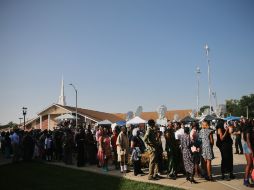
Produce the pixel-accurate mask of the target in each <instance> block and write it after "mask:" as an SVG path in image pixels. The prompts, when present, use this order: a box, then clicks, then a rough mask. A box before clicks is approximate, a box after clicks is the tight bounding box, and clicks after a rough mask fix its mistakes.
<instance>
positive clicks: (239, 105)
mask: <svg viewBox="0 0 254 190" xmlns="http://www.w3.org/2000/svg"><path fill="white" fill-rule="evenodd" d="M226 108H227V115H234V116H245V117H246V116H247V110H248V112H249V115H248V116H249V118H254V94H250V95H245V96H242V97H241V99H240V100H234V99H232V100H226Z"/></svg>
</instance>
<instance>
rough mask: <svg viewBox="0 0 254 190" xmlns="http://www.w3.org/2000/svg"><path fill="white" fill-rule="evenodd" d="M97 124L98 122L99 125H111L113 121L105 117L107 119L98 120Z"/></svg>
mask: <svg viewBox="0 0 254 190" xmlns="http://www.w3.org/2000/svg"><path fill="white" fill-rule="evenodd" d="M97 124H98V125H111V124H112V122H111V121H109V120H107V119H105V120H103V121H100V122H98V123H97Z"/></svg>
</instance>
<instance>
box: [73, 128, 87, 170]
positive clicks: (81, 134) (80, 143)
mask: <svg viewBox="0 0 254 190" xmlns="http://www.w3.org/2000/svg"><path fill="white" fill-rule="evenodd" d="M75 142H76V147H77V166H78V167H82V166H85V131H84V129H83V128H80V129H79V131H78V132H77V134H76V135H75Z"/></svg>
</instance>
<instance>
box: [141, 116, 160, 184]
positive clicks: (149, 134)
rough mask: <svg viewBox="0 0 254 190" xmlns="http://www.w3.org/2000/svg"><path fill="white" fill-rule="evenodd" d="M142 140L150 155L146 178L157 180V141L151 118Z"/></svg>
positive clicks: (153, 122) (154, 126)
mask: <svg viewBox="0 0 254 190" xmlns="http://www.w3.org/2000/svg"><path fill="white" fill-rule="evenodd" d="M144 142H145V143H146V144H147V147H148V151H149V157H150V162H149V175H148V180H158V178H157V175H156V170H157V168H158V158H157V157H156V155H157V151H158V143H157V141H156V125H155V121H154V120H153V119H150V120H149V121H148V128H147V131H146V134H145V136H144Z"/></svg>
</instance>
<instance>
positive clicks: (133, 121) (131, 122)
mask: <svg viewBox="0 0 254 190" xmlns="http://www.w3.org/2000/svg"><path fill="white" fill-rule="evenodd" d="M142 123H147V121H146V120H144V119H141V118H140V117H138V116H136V117H134V118H133V119H131V120H129V121H127V122H126V124H127V125H137V124H142Z"/></svg>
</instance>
